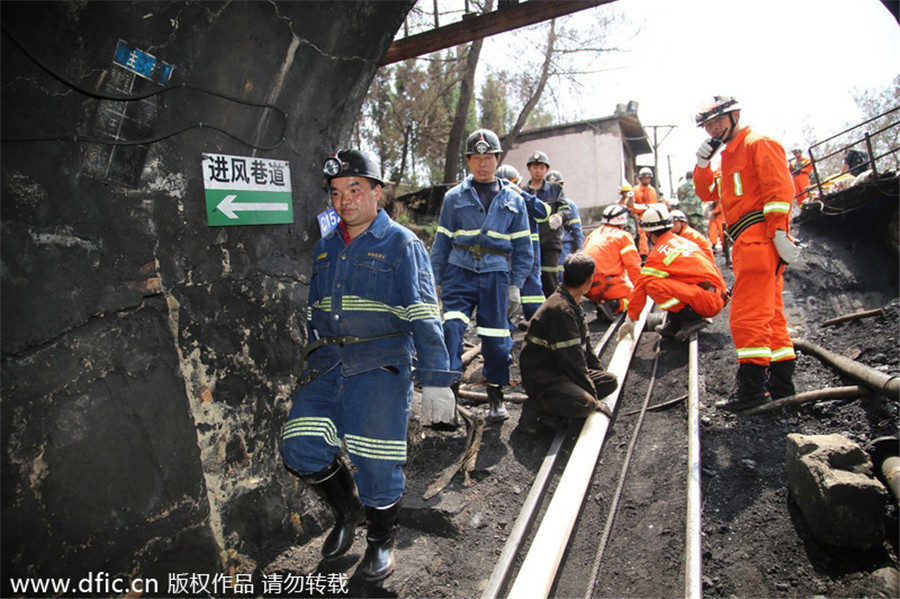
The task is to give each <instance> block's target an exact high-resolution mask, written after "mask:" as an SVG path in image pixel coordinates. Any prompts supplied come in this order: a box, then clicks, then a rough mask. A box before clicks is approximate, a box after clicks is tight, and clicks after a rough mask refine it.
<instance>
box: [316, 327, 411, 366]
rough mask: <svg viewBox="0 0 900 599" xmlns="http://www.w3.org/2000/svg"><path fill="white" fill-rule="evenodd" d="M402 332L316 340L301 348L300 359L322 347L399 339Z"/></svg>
mask: <svg viewBox="0 0 900 599" xmlns="http://www.w3.org/2000/svg"><path fill="white" fill-rule="evenodd" d="M403 334H404V333H403V332H402V331H397V332H396V333H388V334H387V335H376V336H374V337H357V336H356V335H341V336H339V337H322V338H321V339H316V340H315V341H313V342H312V343H308V344H307V345H306V347H304V348H303V351H302V352H300V359H301V360H305V359H306V356H308V355H309V354H311V353H313V352H314V351H316V350H317V349H319V348H320V347H322V346H324V345H340V346H341V347H344V346H345V345H353V344H354V343H363V342H365V341H376V340H378V339H387V338H388V337H399V336H400V335H403Z"/></svg>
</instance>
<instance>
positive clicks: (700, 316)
mask: <svg viewBox="0 0 900 599" xmlns="http://www.w3.org/2000/svg"><path fill="white" fill-rule="evenodd" d="M641 228H642V229H643V230H644V231H646V232H647V235H648V236H649V238H650V242H651V243H652V244H653V249H652V250H651V251H650V254H649V255H648V256H647V262H645V263H644V267H643V268H642V269H641V276H640V278H639V279H638V280H637V282H636V283H635V285H634V291H632V293H631V299H630V300H629V302H628V319H627V320H626V321H625V323H624V324H623V325H622V328H621V329H619V339H620V340H621V339H623V338H624V337H625V336H631V337H634V323H635V321H636V320H637V319H638V318H639V317H640V314H641V311H642V310H643V309H644V306H645V305H646V303H647V297H648V296H649V297H650V299H652V300H653V301H654V302H656V303H657V304H659V307H660V308H662V309H663V310H664V311H665V312H666V323H665V324H664V325H662V326H660V327H657V329H656V332H658V333H659V334H660V335H662V336H663V337H668V338H672V339H676V340H677V341H684V340H685V339H687V338H688V337H689V336H690V335H691V334H692V333H695V332H697V331H699V330H700V329H703V328H704V327H706V326H707V325H709V323H710V321H709V320H708V319H709V318H710V317H712V316H715V315H716V314H718V313H719V312H721V311H722V308H724V307H725V304H726V303H727V302H728V292H727V287H726V285H725V281H724V280H723V279H722V274H721V273H720V272H719V269H718V268H716V265H715V264H713V263H712V262H711V261H710V260H709V258H708V257H707V256H706V254H705V253H704V252H703V250H701V249H700V248H699V247H698V246H697V244H695V243H694V242H692V241H690V240H689V239H685V238H684V237H680V236H678V235H675V233H674V232H673V231H672V217H671V216H670V215H669V212H668V210H667V209H666V208H665V207H654V208H648V209H647V211H646V212H644V214H643V216H641Z"/></svg>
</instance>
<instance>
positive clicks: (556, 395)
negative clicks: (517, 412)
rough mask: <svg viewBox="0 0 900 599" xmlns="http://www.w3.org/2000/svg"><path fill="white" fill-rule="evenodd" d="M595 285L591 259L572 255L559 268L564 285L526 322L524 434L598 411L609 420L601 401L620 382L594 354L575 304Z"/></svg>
mask: <svg viewBox="0 0 900 599" xmlns="http://www.w3.org/2000/svg"><path fill="white" fill-rule="evenodd" d="M593 280H594V259H593V258H591V257H590V256H588V255H587V254H585V253H583V252H576V253H574V254H570V255H569V256H567V257H566V260H565V263H564V264H563V281H564V283H560V284H559V286H558V287H557V288H556V291H555V292H553V294H551V295H550V297H549V298H547V301H546V302H544V303H543V305H541V307H540V308H538V311H537V312H536V313H535V315H534V316H533V317H532V318H531V321H530V322H529V325H528V332H527V333H526V334H525V345H524V347H523V348H522V353H521V354H520V356H519V366H520V367H521V371H522V385H523V386H524V387H525V392H526V393H527V394H528V399H527V400H526V401H525V404H524V405H523V407H522V418H521V421H520V427H521V428H522V430H523V432H526V433H536V432H537V431H538V427H539V426H540V425H541V424H546V425H550V426H551V427H552V426H555V425H557V424H561V423H562V421H564V419H568V418H586V417H587V416H589V415H590V414H591V413H592V412H595V411H598V410H599V411H601V412H603V413H604V414H606V415H607V416H609V417H612V413H611V412H610V409H609V407H608V406H607V405H606V404H605V403H604V402H603V401H602V399H603V398H604V397H606V396H607V395H609V394H610V393H612V392H613V391H615V389H616V385H617V384H618V382H617V380H616V376H615V375H614V374H612V373H610V372H606V371H604V370H603V369H602V367H601V365H600V360H598V359H597V356H596V355H594V351H593V348H592V347H591V336H590V331H589V330H588V327H587V323H586V322H585V320H584V312H583V311H582V309H581V306H580V305H579V303H580V302H581V298H582V296H583V295H584V294H585V293H586V292H587V291H588V289H590V288H591V284H592V283H593Z"/></svg>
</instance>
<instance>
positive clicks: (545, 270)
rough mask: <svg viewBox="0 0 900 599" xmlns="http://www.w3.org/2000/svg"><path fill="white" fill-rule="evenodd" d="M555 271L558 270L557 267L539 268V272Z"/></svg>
mask: <svg viewBox="0 0 900 599" xmlns="http://www.w3.org/2000/svg"><path fill="white" fill-rule="evenodd" d="M557 270H559V267H557V266H542V267H541V272H556V271H557Z"/></svg>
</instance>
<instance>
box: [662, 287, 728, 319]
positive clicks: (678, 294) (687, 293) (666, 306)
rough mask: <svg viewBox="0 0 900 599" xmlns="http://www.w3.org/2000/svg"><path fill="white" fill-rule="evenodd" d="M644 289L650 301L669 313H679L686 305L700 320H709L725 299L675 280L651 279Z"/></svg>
mask: <svg viewBox="0 0 900 599" xmlns="http://www.w3.org/2000/svg"><path fill="white" fill-rule="evenodd" d="M646 289H647V295H649V296H650V299H652V300H653V301H654V302H656V303H657V304H659V307H660V308H662V309H663V310H666V311H669V312H681V311H682V310H683V309H684V307H685V305H687V306H690V307H691V308H693V309H694V312H696V313H697V314H698V315H699V316H701V317H702V318H711V317H713V316H715V315H716V314H718V313H719V312H721V311H722V308H724V307H725V299H724V298H723V297H722V295H721V294H720V293H718V292H717V291H707V290H706V289H704V288H703V287H700V286H699V285H696V284H694V283H685V282H684V281H678V280H675V279H653V280H652V281H649V282H648V283H647V287H646ZM720 291H725V290H724V289H722V290H720Z"/></svg>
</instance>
